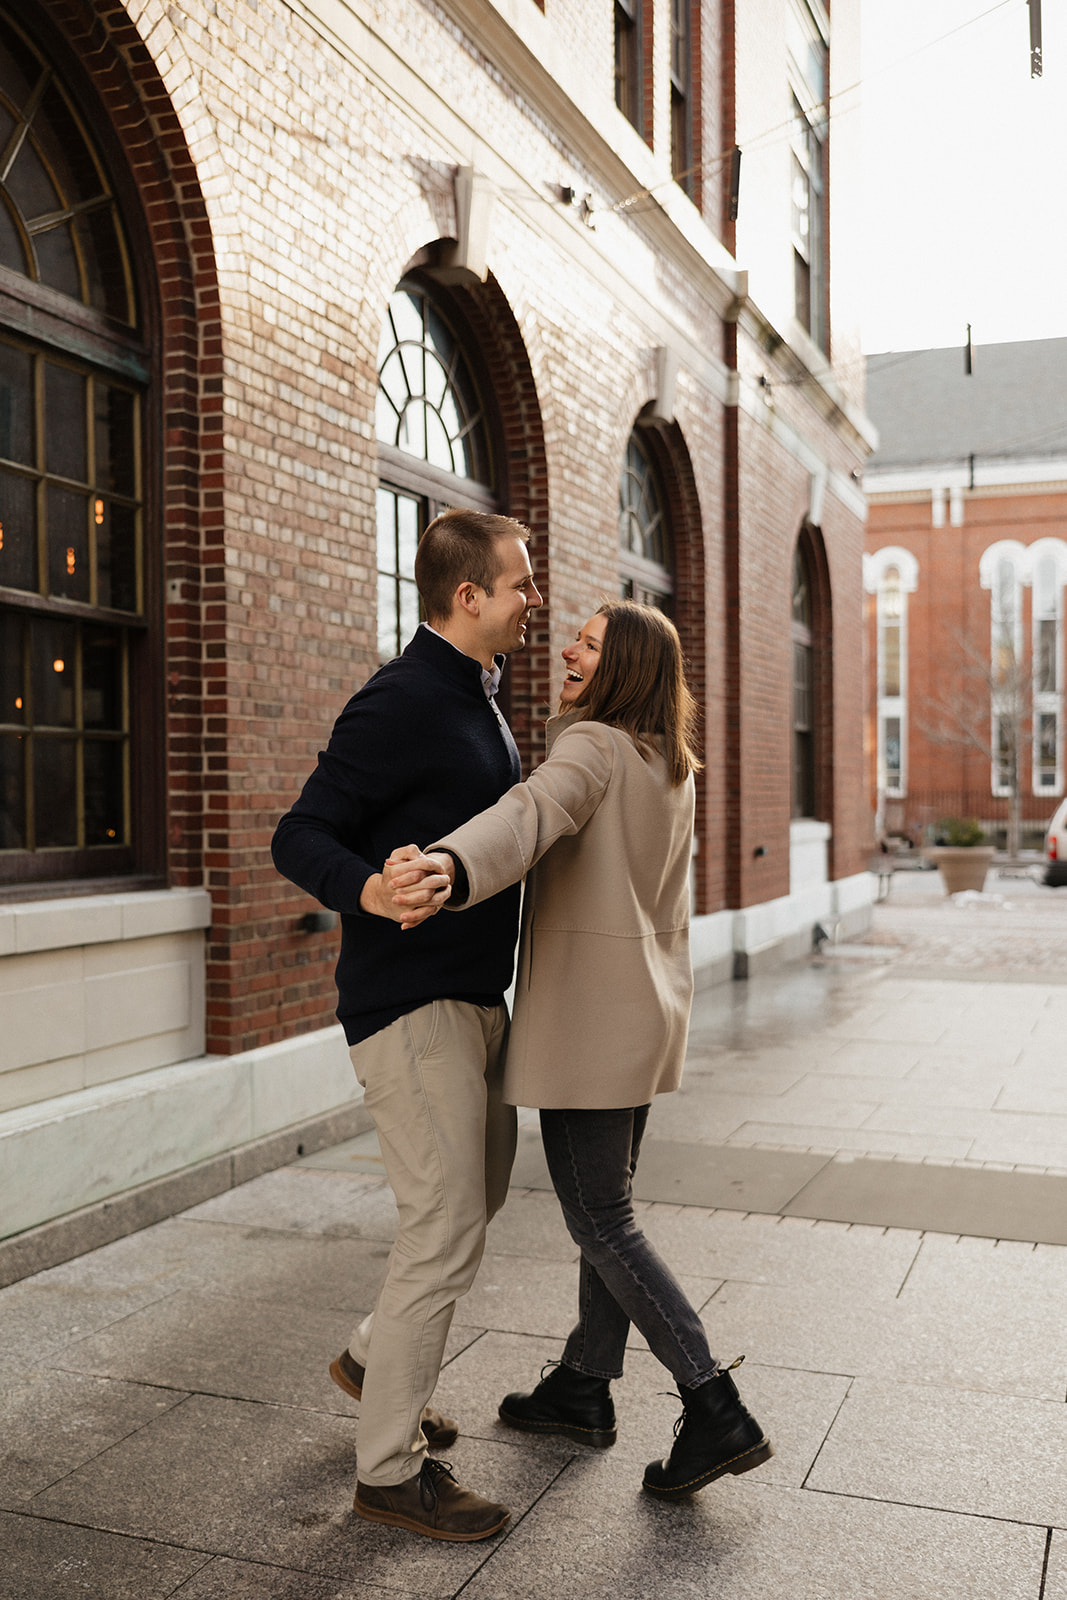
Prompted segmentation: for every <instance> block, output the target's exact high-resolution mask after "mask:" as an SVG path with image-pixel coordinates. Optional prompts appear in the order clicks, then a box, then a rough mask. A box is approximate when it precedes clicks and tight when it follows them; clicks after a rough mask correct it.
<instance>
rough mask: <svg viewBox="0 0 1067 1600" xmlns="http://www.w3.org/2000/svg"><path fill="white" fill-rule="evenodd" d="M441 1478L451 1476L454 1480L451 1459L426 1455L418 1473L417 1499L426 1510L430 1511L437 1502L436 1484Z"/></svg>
mask: <svg viewBox="0 0 1067 1600" xmlns="http://www.w3.org/2000/svg"><path fill="white" fill-rule="evenodd" d="M442 1478H451V1479H452V1481H453V1482H455V1475H454V1474H453V1471H452V1463H451V1461H439V1460H438V1459H437V1457H436V1456H427V1457H426V1460H425V1461H424V1462H423V1463H422V1471H421V1472H420V1473H419V1499H420V1500H421V1501H422V1504H423V1507H424V1508H425V1510H427V1511H432V1510H433V1508H434V1506H435V1505H436V1504H437V1485H438V1484H439V1483H440V1481H441V1479H442Z"/></svg>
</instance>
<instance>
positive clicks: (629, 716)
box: [391, 601, 773, 1497]
mask: <svg viewBox="0 0 1067 1600" xmlns="http://www.w3.org/2000/svg"><path fill="white" fill-rule="evenodd" d="M563 659H564V662H565V663H566V666H567V676H566V680H565V682H564V685H563V689H562V691H561V695H560V713H561V715H560V716H559V717H558V718H557V719H555V720H554V721H553V722H551V723H550V724H549V732H548V739H549V754H548V758H547V760H546V761H545V762H544V763H543V764H542V766H541V767H539V768H538V770H537V771H536V772H535V773H533V775H532V776H531V777H530V778H529V779H528V780H527V781H526V782H525V783H520V784H517V785H516V786H515V787H514V788H513V789H511V790H509V791H508V793H507V794H506V795H504V797H503V798H502V799H501V800H500V801H499V802H498V803H497V804H496V805H494V806H492V807H490V808H489V809H488V810H486V811H483V812H481V814H480V815H479V816H477V817H474V818H473V819H472V820H471V821H470V822H468V823H466V824H465V825H464V826H463V827H461V828H458V829H456V831H455V832H454V833H451V834H449V835H448V837H447V838H445V839H441V840H438V841H437V842H436V843H435V844H434V845H431V846H429V847H428V848H427V850H426V852H425V854H421V855H420V854H418V853H417V852H415V851H414V847H409V848H408V850H405V851H403V852H401V851H397V852H394V855H393V857H392V858H391V861H392V862H393V863H395V864H396V867H397V869H398V870H397V871H396V872H395V873H394V875H393V878H392V882H393V885H394V889H395V894H394V898H395V900H396V902H397V904H399V905H401V906H403V907H406V908H408V909H409V911H410V915H409V916H408V917H407V918H405V925H406V926H410V927H414V926H416V925H417V923H418V922H420V921H422V920H423V919H424V918H425V917H426V916H429V915H433V914H434V912H435V911H437V910H438V909H439V908H440V907H441V906H442V905H443V904H444V902H445V900H446V899H450V901H451V906H452V908H454V909H462V906H464V905H472V904H474V903H476V902H477V901H480V900H484V899H486V898H487V897H488V896H490V895H493V894H497V893H498V892H499V891H500V890H501V889H503V888H505V887H506V886H507V885H508V884H511V883H514V882H516V881H517V880H518V879H520V878H521V877H522V876H523V875H524V874H528V877H527V881H526V894H525V900H524V906H523V932H522V942H521V947H520V956H519V972H518V977H517V980H516V993H515V1006H514V1017H513V1020H512V1025H511V1034H510V1038H509V1043H508V1056H507V1068H506V1076H505V1084H504V1093H505V1098H506V1099H507V1100H508V1101H510V1102H511V1103H512V1104H515V1105H525V1106H536V1107H538V1108H539V1109H540V1114H541V1132H542V1138H543V1141H544V1148H545V1155H546V1158H547V1161H548V1166H549V1171H550V1172H551V1174H552V1181H553V1184H554V1185H555V1189H556V1193H557V1195H558V1196H559V1200H560V1204H561V1206H562V1208H563V1214H564V1217H565V1219H566V1223H567V1227H568V1229H569V1231H570V1234H571V1237H572V1238H573V1239H574V1241H575V1243H576V1244H577V1245H578V1247H579V1249H580V1250H581V1266H580V1278H579V1296H578V1298H579V1318H578V1323H577V1325H576V1326H575V1328H574V1329H573V1331H572V1332H571V1334H570V1337H569V1338H568V1340H567V1344H566V1348H565V1349H564V1352H563V1359H562V1361H561V1362H560V1363H559V1365H558V1366H555V1367H553V1368H552V1369H551V1370H550V1371H549V1373H548V1376H547V1377H544V1378H543V1379H542V1381H541V1382H540V1383H539V1384H538V1385H537V1387H536V1388H535V1389H534V1390H533V1391H532V1393H530V1394H509V1395H508V1396H507V1397H506V1398H505V1399H504V1401H503V1402H502V1404H501V1406H500V1412H499V1414H500V1417H501V1419H502V1421H504V1422H505V1423H507V1424H509V1425H510V1426H511V1427H515V1428H522V1429H525V1430H527V1431H530V1432H539V1433H562V1434H565V1435H566V1436H567V1437H568V1438H573V1439H578V1440H580V1441H582V1442H584V1443H586V1444H590V1445H593V1446H597V1447H604V1446H607V1445H610V1444H613V1443H614V1442H615V1438H616V1428H615V1412H614V1406H613V1404H612V1399H611V1390H610V1383H611V1380H612V1379H613V1378H617V1377H620V1376H621V1375H622V1367H623V1357H624V1354H625V1349H626V1336H627V1332H628V1330H629V1326H630V1323H631V1322H633V1323H634V1325H635V1326H636V1327H637V1328H639V1329H640V1331H641V1333H642V1334H644V1336H645V1338H646V1340H647V1341H648V1344H649V1347H650V1349H651V1350H652V1351H653V1353H654V1354H655V1355H656V1356H657V1357H658V1359H659V1360H660V1361H661V1362H662V1363H663V1364H664V1366H665V1367H667V1369H668V1370H669V1371H670V1373H671V1374H672V1376H673V1377H674V1378H675V1380H676V1382H677V1383H678V1386H679V1392H680V1394H681V1399H682V1403H683V1407H684V1411H683V1416H682V1419H681V1422H680V1426H679V1428H678V1429H677V1437H676V1440H675V1443H674V1447H673V1449H672V1450H671V1453H670V1455H669V1456H668V1457H667V1458H666V1460H663V1461H654V1462H652V1463H651V1464H650V1465H649V1467H648V1468H647V1469H646V1472H645V1477H644V1487H645V1488H646V1489H647V1490H649V1491H650V1492H651V1493H653V1494H657V1495H663V1496H668V1497H676V1496H680V1495H684V1494H691V1493H693V1492H694V1491H695V1490H697V1489H701V1488H703V1486H704V1485H705V1484H706V1483H710V1482H711V1481H712V1479H714V1478H718V1477H721V1476H722V1475H723V1474H724V1473H727V1472H730V1473H740V1472H747V1471H748V1470H749V1469H750V1468H752V1467H756V1466H759V1465H760V1464H761V1463H762V1462H764V1461H766V1460H767V1459H768V1458H769V1457H770V1456H771V1455H772V1454H773V1450H772V1447H771V1444H770V1442H769V1440H768V1439H767V1438H766V1436H765V1435H764V1433H763V1430H762V1429H761V1428H760V1426H759V1424H758V1423H757V1422H756V1421H755V1419H754V1418H753V1417H752V1416H750V1414H749V1413H748V1412H747V1411H746V1410H745V1408H744V1406H743V1405H742V1403H741V1400H740V1396H739V1395H738V1392H737V1389H736V1387H735V1385H734V1381H733V1379H732V1378H731V1377H730V1375H729V1370H728V1369H726V1368H724V1367H722V1366H720V1365H719V1364H718V1363H717V1362H716V1361H715V1360H714V1358H713V1357H712V1356H711V1353H710V1351H709V1349H708V1344H707V1339H706V1337H705V1334H704V1329H703V1327H702V1325H701V1322H700V1318H699V1317H698V1315H697V1313H696V1311H695V1310H694V1309H693V1307H692V1306H691V1305H690V1304H689V1302H688V1300H687V1299H686V1297H685V1294H684V1293H683V1291H682V1289H681V1286H680V1285H679V1284H678V1282H677V1280H676V1279H675V1277H674V1275H673V1274H672V1273H671V1271H670V1269H669V1268H668V1267H667V1266H666V1265H665V1264H664V1262H663V1261H661V1259H660V1258H659V1256H658V1255H657V1254H656V1252H655V1250H654V1249H653V1248H652V1246H651V1245H650V1244H649V1242H648V1240H647V1239H646V1238H645V1237H644V1235H643V1234H642V1232H641V1230H640V1228H639V1227H638V1225H637V1222H636V1220H635V1218H634V1211H633V1194H632V1188H631V1180H632V1177H633V1173H634V1169H635V1166H636V1163H637V1156H638V1151H639V1149H640V1144H641V1136H642V1133H643V1132H644V1128H645V1122H646V1119H647V1116H648V1111H649V1102H650V1101H651V1099H652V1097H653V1096H654V1095H656V1094H663V1093H666V1092H667V1091H669V1090H671V1089H675V1088H677V1086H678V1083H679V1080H680V1078H681V1073H682V1065H683V1060H684V1056H685V1046H686V1033H687V1028H688V1022H689V1009H690V1004H691V1000H692V991H693V981H692V970H691V966H690V959H689V932H688V927H689V862H690V855H691V846H692V837H693V810H694V793H695V784H694V779H693V774H694V772H695V771H696V770H697V768H698V767H699V765H700V763H699V762H698V760H697V757H696V755H695V754H694V751H693V743H692V738H693V732H692V730H693V726H694V722H695V706H694V702H693V699H692V696H691V695H690V693H689V690H688V688H687V686H686V683H685V676H684V671H683V664H682V652H681V645H680V642H679V639H678V634H677V631H676V629H675V627H674V625H673V623H671V622H670V621H669V620H668V618H667V617H665V616H664V615H663V614H662V613H661V612H659V611H655V610H653V609H651V608H650V607H647V606H639V605H635V604H633V603H631V602H628V601H612V602H609V603H608V604H606V605H603V606H601V608H600V610H599V611H598V612H597V614H596V616H594V617H592V618H590V620H589V621H588V622H587V623H586V624H585V626H584V627H583V628H582V629H581V630H580V632H579V634H578V637H577V639H576V640H575V642H574V644H572V645H569V646H568V647H567V649H565V650H564V651H563ZM409 854H410V856H411V859H410V861H409V863H408V866H409V870H408V871H404V870H403V869H402V868H400V861H401V859H402V858H403V857H407V856H409ZM419 873H426V874H427V875H426V876H424V877H421V879H418V881H417V875H418V874H419ZM735 1365H736V1363H735Z"/></svg>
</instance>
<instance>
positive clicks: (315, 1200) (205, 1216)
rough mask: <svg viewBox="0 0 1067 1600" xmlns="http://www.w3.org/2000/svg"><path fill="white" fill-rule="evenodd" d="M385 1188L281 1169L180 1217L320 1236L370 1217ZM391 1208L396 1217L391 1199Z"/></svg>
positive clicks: (367, 1180) (360, 1176) (353, 1178)
mask: <svg viewBox="0 0 1067 1600" xmlns="http://www.w3.org/2000/svg"><path fill="white" fill-rule="evenodd" d="M383 1184H384V1180H382V1179H380V1178H377V1179H376V1178H374V1177H371V1176H370V1175H368V1174H366V1173H351V1174H348V1173H345V1174H343V1175H342V1174H341V1173H338V1172H331V1171H323V1170H317V1169H315V1168H311V1167H280V1168H278V1170H277V1171H276V1172H265V1173H264V1174H263V1175H262V1177H259V1178H253V1179H252V1180H251V1181H250V1182H248V1183H243V1184H241V1185H239V1186H238V1187H237V1188H236V1189H228V1190H227V1191H226V1193H225V1194H220V1195H216V1196H215V1198H214V1199H212V1200H205V1201H204V1202H203V1204H202V1205H198V1206H193V1207H192V1208H191V1209H190V1210H188V1211H183V1212H182V1213H181V1216H182V1218H183V1219H184V1220H186V1221H189V1222H230V1223H237V1224H238V1225H245V1226H248V1227H255V1228H276V1229H281V1230H283V1231H285V1230H291V1231H301V1230H303V1229H305V1228H306V1229H308V1230H309V1231H311V1232H314V1233H321V1232H323V1231H324V1230H325V1228H326V1227H328V1226H329V1224H330V1223H333V1222H343V1221H344V1220H345V1218H346V1216H348V1217H350V1216H351V1215H352V1214H353V1213H355V1212H356V1211H365V1210H366V1208H367V1202H368V1200H369V1199H370V1196H371V1191H374V1190H377V1189H381V1188H382V1187H383ZM389 1202H390V1206H391V1207H392V1209H393V1211H394V1214H395V1206H393V1202H392V1195H391V1194H390V1195H389ZM385 1237H387V1238H391V1237H392V1235H391V1234H386V1235H385Z"/></svg>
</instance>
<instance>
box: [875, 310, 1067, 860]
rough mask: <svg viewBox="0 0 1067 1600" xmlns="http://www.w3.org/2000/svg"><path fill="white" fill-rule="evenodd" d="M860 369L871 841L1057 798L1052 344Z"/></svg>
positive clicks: (1065, 411) (1058, 647) (1059, 485)
mask: <svg viewBox="0 0 1067 1600" xmlns="http://www.w3.org/2000/svg"><path fill="white" fill-rule="evenodd" d="M969 364H970V367H971V370H970V372H968V371H967V366H968V359H967V356H966V354H965V353H964V352H962V351H960V350H958V349H956V350H914V351H902V352H898V353H896V354H892V355H878V356H872V357H871V358H870V360H869V363H868V408H869V411H870V415H871V418H872V420H873V422H874V424H875V427H876V428H877V430H878V433H879V445H878V449H877V452H876V453H875V454H874V455H873V456H872V457H871V459H870V461H869V463H868V466H867V470H866V473H865V475H864V487H865V488H866V490H867V495H868V501H869V506H870V512H869V523H868V529H867V553H866V555H865V557H864V571H865V585H866V589H867V624H866V625H867V662H868V684H867V763H868V764H867V773H868V784H869V787H870V792H871V795H872V805H874V806H875V807H876V809H877V812H878V816H879V823H880V826H881V827H882V829H883V831H885V832H887V833H891V834H892V833H895V834H902V835H905V836H907V837H909V838H910V839H911V840H912V841H913V843H920V842H922V841H923V840H924V839H927V838H929V836H930V833H931V830H935V829H936V828H937V824H938V823H939V822H940V821H941V820H942V819H944V818H946V817H962V818H977V819H978V820H979V821H980V822H981V823H982V825H983V827H984V828H985V829H986V830H987V832H988V833H989V834H990V835H991V836H993V837H994V838H995V839H997V840H998V841H999V842H1000V843H1001V844H1002V845H1003V844H1005V843H1006V842H1007V837H1008V823H1009V819H1010V817H1011V813H1012V811H1013V809H1014V810H1016V812H1017V831H1018V833H1019V839H1018V843H1019V844H1021V845H1023V846H1026V845H1031V846H1036V845H1040V842H1041V836H1042V835H1043V833H1044V830H1045V827H1046V825H1047V823H1048V821H1049V818H1050V817H1051V815H1052V812H1053V811H1054V810H1055V808H1056V804H1057V801H1058V800H1059V799H1060V798H1061V797H1062V796H1063V793H1064V782H1065V766H1067V763H1065V760H1064V738H1065V736H1067V726H1065V723H1064V684H1065V665H1067V664H1065V659H1064V620H1065V617H1064V588H1065V585H1067V339H1043V340H1030V341H1026V342H1020V343H1014V344H998V345H988V346H984V347H981V348H979V349H978V350H976V351H974V352H973V359H971V361H970V363H969Z"/></svg>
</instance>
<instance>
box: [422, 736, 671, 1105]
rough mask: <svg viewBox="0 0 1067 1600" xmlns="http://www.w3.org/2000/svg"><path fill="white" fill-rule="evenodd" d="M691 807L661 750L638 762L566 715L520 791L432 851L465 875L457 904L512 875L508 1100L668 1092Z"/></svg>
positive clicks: (646, 1096) (622, 1097) (625, 744)
mask: <svg viewBox="0 0 1067 1600" xmlns="http://www.w3.org/2000/svg"><path fill="white" fill-rule="evenodd" d="M694 803H695V785H694V783H693V779H692V778H691V777H690V778H688V779H687V780H686V782H685V783H683V784H680V785H679V786H678V787H677V788H672V787H671V784H670V779H669V777H668V774H667V765H666V762H665V761H664V759H663V757H662V756H661V755H659V754H658V753H654V754H652V755H651V756H650V758H649V759H648V760H647V761H646V760H645V759H644V758H643V757H642V755H641V754H640V752H639V751H638V750H637V748H636V747H635V745H634V743H633V740H632V739H631V738H630V737H629V735H628V734H625V733H622V732H621V731H620V730H619V729H617V728H611V727H608V726H607V725H606V724H604V723H598V722H587V721H584V720H582V719H581V717H580V714H576V713H573V712H569V713H567V714H566V715H565V716H563V717H560V718H558V719H557V720H556V721H555V722H553V723H550V724H549V755H548V758H547V760H546V761H545V762H544V763H543V764H542V765H541V766H540V767H539V768H538V769H537V771H536V772H534V773H533V774H532V775H531V776H530V777H529V778H528V779H527V780H526V782H525V783H519V784H516V785H515V787H514V788H513V789H509V790H508V792H507V794H505V795H504V796H503V797H502V798H501V799H500V800H499V801H498V802H497V804H496V805H494V806H491V807H490V808H489V809H488V810H486V811H483V812H481V813H480V814H479V815H478V816H476V817H474V818H472V820H471V821H470V822H468V823H465V824H464V826H463V827H461V828H457V829H456V830H455V832H454V833H450V834H449V835H448V837H447V838H445V839H442V840H439V841H438V844H439V845H440V846H441V847H444V848H447V849H449V850H451V851H452V853H453V854H454V855H455V856H457V857H458V859H459V860H460V861H462V863H463V866H464V867H465V869H466V871H467V876H468V879H469V882H470V894H469V896H468V898H467V899H466V900H465V901H464V905H472V904H474V903H475V902H476V901H479V900H484V899H486V898H488V896H490V895H493V894H496V893H498V891H499V890H501V889H503V888H504V887H505V886H506V885H508V884H510V883H515V882H516V881H517V880H518V879H519V878H521V877H522V876H523V874H524V873H526V874H528V876H527V881H526V893H525V897H524V902H523V918H522V937H521V944H520V951H519V970H518V976H517V979H516V990H515V1006H514V1015H513V1018H512V1024H511V1034H510V1038H509V1042H508V1053H507V1068H506V1076H505V1083H504V1095H505V1098H506V1100H507V1101H508V1102H510V1103H511V1104H512V1105H523V1106H538V1107H550V1108H553V1109H557V1110H558V1109H564V1108H570V1109H575V1110H607V1109H615V1108H618V1107H623V1106H639V1105H646V1104H647V1103H648V1102H649V1101H650V1100H651V1099H652V1097H653V1095H656V1094H663V1093H665V1092H666V1091H668V1090H671V1089H676V1088H677V1087H678V1083H679V1080H680V1079H681V1075H682V1063H683V1059H684V1056H685V1046H686V1035H687V1030H688V1026H689V1010H690V1005H691V1002H692V997H693V974H692V967H691V964H690V958H689V860H690V853H691V848H692V838H693V812H694ZM455 909H456V910H458V911H462V907H458V906H457V907H456V908H455Z"/></svg>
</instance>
